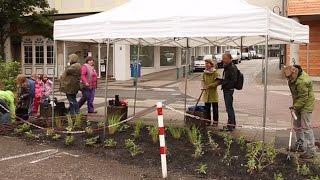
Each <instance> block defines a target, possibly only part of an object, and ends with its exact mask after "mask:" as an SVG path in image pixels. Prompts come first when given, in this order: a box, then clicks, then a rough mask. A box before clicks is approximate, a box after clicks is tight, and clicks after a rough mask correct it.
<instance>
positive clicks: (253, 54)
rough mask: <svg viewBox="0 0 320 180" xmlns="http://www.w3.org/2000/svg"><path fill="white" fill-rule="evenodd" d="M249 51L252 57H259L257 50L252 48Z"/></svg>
mask: <svg viewBox="0 0 320 180" xmlns="http://www.w3.org/2000/svg"><path fill="white" fill-rule="evenodd" d="M249 53H250V54H251V58H253V59H255V58H257V52H256V51H255V50H250V51H249Z"/></svg>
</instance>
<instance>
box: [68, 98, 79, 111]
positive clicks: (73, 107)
mask: <svg viewBox="0 0 320 180" xmlns="http://www.w3.org/2000/svg"><path fill="white" fill-rule="evenodd" d="M67 99H68V101H69V113H70V114H71V115H74V114H78V113H79V105H78V102H77V95H76V94H67Z"/></svg>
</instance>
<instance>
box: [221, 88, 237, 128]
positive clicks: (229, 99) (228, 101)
mask: <svg viewBox="0 0 320 180" xmlns="http://www.w3.org/2000/svg"><path fill="white" fill-rule="evenodd" d="M233 93H234V90H223V97H224V102H225V105H226V110H227V113H228V124H229V127H234V126H235V125H236V116H235V114H234V109H233ZM230 125H231V126H230ZM232 125H234V126H232Z"/></svg>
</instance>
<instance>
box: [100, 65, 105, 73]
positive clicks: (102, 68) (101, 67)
mask: <svg viewBox="0 0 320 180" xmlns="http://www.w3.org/2000/svg"><path fill="white" fill-rule="evenodd" d="M100 71H101V72H106V65H104V64H102V65H100Z"/></svg>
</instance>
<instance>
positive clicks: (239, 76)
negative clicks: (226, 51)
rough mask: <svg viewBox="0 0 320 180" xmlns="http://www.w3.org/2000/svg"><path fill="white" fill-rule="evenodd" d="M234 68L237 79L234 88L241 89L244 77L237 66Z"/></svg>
mask: <svg viewBox="0 0 320 180" xmlns="http://www.w3.org/2000/svg"><path fill="white" fill-rule="evenodd" d="M236 69H237V81H236V82H235V85H234V88H235V89H236V90H241V89H242V88H243V81H244V77H243V74H242V72H240V70H239V69H238V68H237V67H236Z"/></svg>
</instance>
